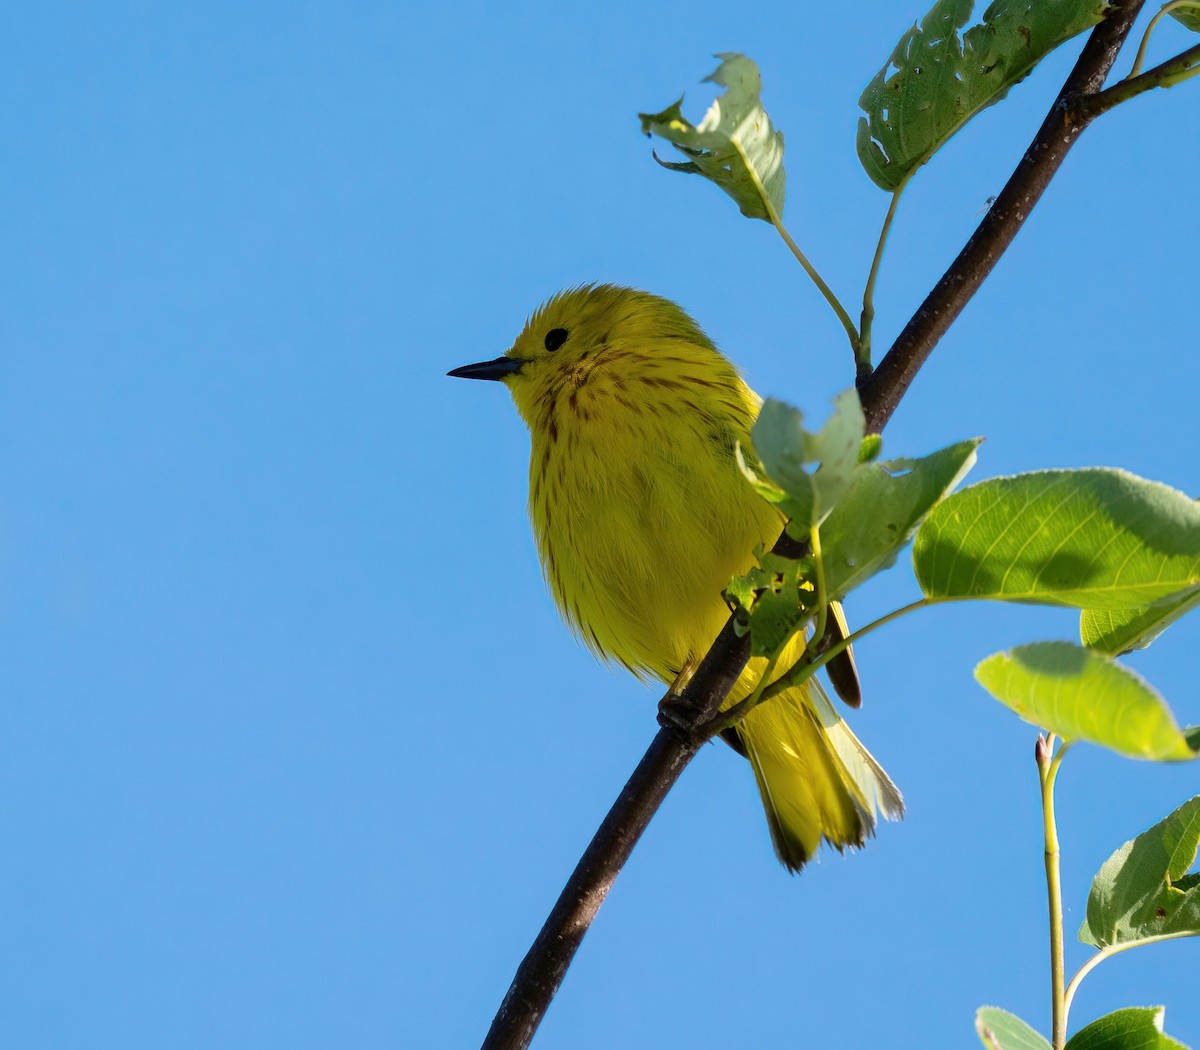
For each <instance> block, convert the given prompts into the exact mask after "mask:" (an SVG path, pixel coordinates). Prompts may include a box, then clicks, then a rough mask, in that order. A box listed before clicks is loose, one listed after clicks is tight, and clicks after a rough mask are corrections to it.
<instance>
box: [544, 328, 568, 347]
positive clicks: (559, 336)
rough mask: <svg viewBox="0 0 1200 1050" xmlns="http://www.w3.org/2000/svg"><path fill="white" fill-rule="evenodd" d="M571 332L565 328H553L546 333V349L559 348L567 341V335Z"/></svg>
mask: <svg viewBox="0 0 1200 1050" xmlns="http://www.w3.org/2000/svg"><path fill="white" fill-rule="evenodd" d="M570 334H571V333H570V332H568V331H567V330H566V329H565V328H551V329H550V331H548V332H547V333H546V349H547V350H557V349H558V348H559V347H560V346H562V345H563V343H565V342H566V341H567V336H568V335H570Z"/></svg>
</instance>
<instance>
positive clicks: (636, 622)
mask: <svg viewBox="0 0 1200 1050" xmlns="http://www.w3.org/2000/svg"><path fill="white" fill-rule="evenodd" d="M448 374H449V375H451V376H455V377H459V378H465V379H478V380H492V381H496V382H500V383H502V384H503V385H504V386H506V387H507V388H508V391H509V393H510V394H511V395H512V399H513V402H514V403H515V405H516V409H517V412H518V413H519V415H520V416H521V418H522V419H523V420H524V422H525V424H526V425H527V426H528V428H529V433H530V463H529V515H530V520H531V523H532V525H533V532H534V536H535V539H536V544H537V550H538V555H539V557H540V560H541V565H542V570H543V574H544V576H545V579H546V582H547V584H548V586H549V590H550V592H551V594H552V595H553V598H554V601H555V603H556V604H557V606H558V609H559V611H560V613H561V614H562V616H563V618H564V619H565V621H566V623H567V624H568V626H569V627H570V628H571V630H572V631H573V633H575V634H576V635H577V636H578V637H579V638H580V639H581V640H582V642H583V643H584V644H585V645H586V646H587V647H588V648H589V649H591V650H592V651H593V652H594V653H595V654H596V655H597V656H599V657H600V658H602V659H604V660H607V661H612V662H616V663H619V664H621V665H623V666H624V667H626V668H627V669H628V670H629V671H631V672H632V673H633V674H635V675H636V676H638V677H639V678H642V679H644V680H654V679H657V680H659V681H661V682H664V683H666V684H668V685H670V684H672V683H676V682H678V681H679V680H680V678H681V676H683V675H686V673H687V672H688V669H691V668H694V667H695V665H696V663H697V662H698V661H699V660H700V659H701V658H702V657H703V656H704V654H705V652H706V651H707V650H708V647H709V646H710V644H711V643H712V641H713V639H715V638H716V636H717V634H718V632H719V631H720V629H721V627H722V626H723V625H724V623H725V621H726V620H727V618H728V616H729V607H728V606H727V605H726V602H725V600H724V598H723V596H722V595H723V591H724V589H725V588H726V586H727V585H728V583H729V581H730V580H731V579H732V577H733V576H734V575H735V574H737V573H741V572H745V571H746V570H748V569H749V568H750V567H751V566H752V565H753V564H754V563H755V550H756V548H770V547H771V545H772V544H773V543H774V542H775V541H776V539H777V538H778V537H779V535H780V532H781V530H782V527H783V524H784V519H783V517H782V515H781V514H780V512H779V511H778V509H777V508H775V507H774V506H773V505H771V504H770V503H768V502H767V501H766V500H765V499H763V498H762V497H761V496H760V495H759V494H758V493H757V492H756V491H754V489H753V488H752V486H751V483H750V482H749V481H748V480H747V478H746V477H745V476H744V475H743V473H742V472H741V470H740V469H739V466H738V462H737V456H738V452H739V449H740V450H741V453H742V455H743V456H747V457H752V456H753V451H752V444H751V438H750V429H751V427H752V425H753V423H754V420H755V418H756V417H757V414H758V410H759V407H760V405H761V403H762V402H761V399H760V398H759V396H758V395H757V394H755V393H754V391H753V390H751V389H750V387H749V386H748V385H747V384H746V383H745V381H744V380H743V379H742V378H741V376H740V374H739V373H738V370H737V368H736V367H735V366H734V365H733V363H732V362H731V361H730V360H729V358H727V357H726V356H725V355H724V354H723V353H722V352H721V351H720V350H718V349H717V347H716V345H715V344H714V343H713V342H712V340H710V339H709V338H708V336H707V335H706V334H705V333H704V331H703V330H702V329H701V327H700V326H699V324H697V322H696V321H694V320H693V319H692V318H691V317H690V316H689V315H688V314H687V313H686V312H685V311H684V310H683V309H682V308H681V307H680V306H678V305H676V304H675V303H674V302H672V301H671V300H669V299H666V298H663V297H661V296H657V295H654V294H651V293H649V292H645V291H641V290H639V289H635V288H628V287H622V286H618V285H613V284H599V283H591V284H583V285H578V286H575V287H571V288H568V289H566V290H564V291H561V292H559V293H558V294H556V295H554V296H552V297H551V298H549V299H548V300H546V301H545V302H544V303H543V304H542V305H541V306H540V307H538V308H537V309H536V310H535V311H534V312H533V313H532V314H531V315H530V316H529V318H528V319H527V321H526V323H525V326H524V328H523V329H522V331H521V333H520V334H519V335H518V336H517V338H516V341H515V342H514V343H513V344H512V346H511V347H510V348H509V349H508V350H507V351H505V353H504V354H503V355H501V356H500V357H497V358H495V359H493V360H490V361H481V362H478V363H476V364H470V365H464V366H462V367H459V368H455V369H453V370H451V371H450V372H449V373H448ZM830 619H831V620H832V619H833V618H832V617H831V618H830ZM805 646H806V640H805V637H804V635H803V632H801V633H800V634H798V635H797V636H796V637H795V638H794V639H793V640H792V641H791V643H789V648H788V650H787V651H785V652H784V654H783V656H782V658H781V659H780V660H779V661H778V664H777V665H776V666H777V667H779V668H788V667H790V666H791V665H792V664H793V663H794V662H795V661H796V660H797V659H799V658H800V656H801V655H802V654H803V652H804V650H805ZM766 663H767V662H766V660H765V659H764V658H762V657H752V658H751V660H750V662H749V663H748V664H747V665H746V668H745V669H744V671H743V672H742V674H741V676H740V678H739V679H738V681H737V682H736V684H735V685H734V688H733V690H732V691H731V692H730V694H729V696H728V697H727V698H726V701H725V706H726V707H728V706H730V705H732V704H733V703H736V702H737V701H738V700H740V699H743V698H745V697H746V696H748V695H749V694H750V693H751V691H752V690H753V689H754V687H755V685H756V683H757V682H758V681H759V679H760V678H761V677H762V675H763V674H764V672H765V671H766ZM723 735H724V736H725V737H726V739H727V740H728V742H729V743H730V744H732V745H733V747H734V748H735V750H737V751H739V752H740V753H742V754H744V755H745V756H746V757H747V758H748V759H749V760H750V764H751V767H752V769H753V772H754V777H755V780H756V782H757V785H758V788H759V792H760V794H761V796H762V802H763V808H764V810H765V812H766V816H767V825H768V828H769V830H770V835H771V840H772V843H773V845H774V847H775V852H776V854H777V855H778V857H779V859H780V860H781V861H782V863H783V864H784V866H785V867H786V868H787V869H788V870H789V871H792V872H798V871H799V870H800V869H801V868H803V867H804V865H805V864H806V863H807V862H808V861H809V860H810V858H812V857H813V855H814V854H815V853H816V852H817V850H818V847H819V845H820V843H821V842H822V841H824V842H826V843H828V844H829V845H831V846H833V847H834V848H836V849H837V850H839V851H842V850H845V849H847V848H857V847H860V846H862V845H864V844H865V840H866V839H867V837H868V836H870V835H873V834H874V830H875V824H876V819H877V814H880V813H881V814H882V815H883V816H884V817H885V818H888V819H899V818H900V817H901V815H902V814H903V809H904V802H903V799H902V797H901V795H900V792H899V791H898V790H897V788H896V786H895V784H893V783H892V781H891V779H890V778H889V777H888V775H887V773H886V772H885V771H884V770H883V767H882V766H881V765H880V764H879V763H878V762H877V761H876V760H875V759H874V758H873V757H872V756H871V754H870V752H868V751H867V749H866V748H865V747H864V746H863V745H862V744H861V743H860V742H859V740H858V738H857V737H856V736H855V735H854V734H853V733H852V732H851V731H850V728H849V727H848V726H847V725H846V722H845V720H844V719H843V718H842V717H841V716H840V714H839V713H838V712H837V711H836V710H835V708H834V706H833V704H832V703H831V701H830V700H829V698H828V697H827V695H826V694H825V692H824V690H823V689H822V688H821V686H820V684H819V683H818V682H817V680H816V679H815V678H810V679H809V680H808V681H807V682H805V683H803V684H802V685H799V686H794V687H789V688H787V689H785V690H783V691H782V692H780V693H778V694H777V695H775V696H773V697H771V698H770V699H768V700H766V701H764V702H762V703H760V704H758V705H757V706H756V707H754V708H752V709H751V710H750V711H749V712H748V713H747V714H746V715H745V717H744V718H743V719H742V720H741V721H740V722H738V723H737V724H736V726H734V727H733V730H732V732H727V733H725V734H723Z"/></svg>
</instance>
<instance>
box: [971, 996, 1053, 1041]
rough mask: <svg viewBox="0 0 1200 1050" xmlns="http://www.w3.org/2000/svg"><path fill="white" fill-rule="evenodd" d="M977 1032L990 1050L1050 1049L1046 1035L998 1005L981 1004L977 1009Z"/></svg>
mask: <svg viewBox="0 0 1200 1050" xmlns="http://www.w3.org/2000/svg"><path fill="white" fill-rule="evenodd" d="M975 1034H976V1035H978V1036H979V1041H980V1042H981V1043H983V1045H984V1046H986V1047H987V1048H988V1050H1050V1043H1049V1042H1048V1041H1047V1040H1046V1038H1045V1037H1044V1036H1042V1035H1041V1034H1040V1033H1038V1032H1036V1031H1034V1030H1033V1029H1032V1028H1030V1027H1029V1025H1027V1024H1026V1023H1025V1022H1024V1021H1022V1020H1021V1019H1020V1018H1019V1017H1017V1015H1016V1014H1010V1013H1009V1012H1008V1011H1007V1010H1001V1009H1000V1007H998V1006H981V1007H980V1008H979V1009H978V1010H976V1011H975Z"/></svg>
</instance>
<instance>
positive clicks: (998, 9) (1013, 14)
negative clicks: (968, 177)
mask: <svg viewBox="0 0 1200 1050" xmlns="http://www.w3.org/2000/svg"><path fill="white" fill-rule="evenodd" d="M974 6H975V5H974V3H973V0H939V2H938V3H935V4H934V5H933V7H932V8H931V9H930V10H929V12H928V13H927V14H926V15H925V17H924V18H923V19H921V22H920V24H919V25H915V26H913V28H912V29H910V30H908V32H906V33H905V34H904V35H903V36H902V37H901V38H900V42H899V43H898V44H897V45H896V49H895V51H893V52H892V57H891V58H890V59H889V60H888V62H887V64H886V65H884V67H883V68H882V69H881V70H880V71H879V72H878V73H877V74H876V75H875V77H874V79H873V80H872V81H871V82H870V84H868V85H867V88H866V90H865V91H864V92H863V93H862V97H861V98H860V99H859V103H858V104H859V106H861V107H862V109H863V111H864V112H865V114H866V115H865V116H863V117H860V118H859V121H858V157H859V160H860V161H861V162H862V165H863V167H864V168H865V169H866V172H867V174H868V175H869V176H870V177H871V179H872V181H874V182H875V184H876V185H877V186H879V187H881V188H882V189H885V190H888V191H889V192H890V191H892V190H895V189H896V187H897V186H899V185H900V184H901V183H902V182H903V181H904V180H905V179H906V178H908V176H909V175H910V174H912V172H913V171H915V170H916V169H917V168H918V167H920V166H921V165H922V164H924V163H925V162H926V161H927V160H928V159H929V158H930V157H931V156H933V154H934V153H935V152H936V151H937V150H938V149H939V148H940V147H941V146H942V145H943V144H944V143H945V142H946V141H947V140H948V139H949V138H950V137H951V136H952V135H953V134H954V133H955V132H956V131H958V129H959V128H961V127H962V126H963V125H964V124H966V122H967V121H968V120H970V119H971V118H972V117H973V116H974V115H975V114H976V113H978V112H979V111H980V110H982V109H984V108H986V107H987V106H990V105H992V103H994V102H998V101H1000V99H1002V98H1003V97H1004V96H1005V95H1006V94H1008V91H1009V89H1010V88H1012V87H1013V85H1014V84H1017V83H1018V82H1019V81H1021V80H1023V79H1024V78H1025V77H1026V76H1028V75H1029V73H1030V71H1031V70H1032V69H1033V68H1034V66H1036V65H1037V64H1038V63H1039V62H1040V61H1041V60H1042V59H1043V58H1044V57H1045V56H1046V55H1047V54H1049V53H1050V52H1051V51H1053V50H1054V49H1055V48H1056V47H1058V45H1059V44H1061V43H1063V42H1064V41H1066V40H1069V39H1070V38H1071V37H1073V36H1075V35H1076V34H1077V33H1081V32H1083V30H1085V29H1088V28H1090V27H1091V26H1094V25H1096V23H1098V22H1099V21H1100V20H1101V18H1102V17H1103V15H1104V11H1105V8H1106V6H1107V5H1106V3H1105V0H996V2H995V3H992V4H991V5H989V6H988V8H987V10H986V11H985V12H984V13H983V20H982V22H981V23H980V24H978V25H974V26H972V27H971V28H970V29H968V30H967V31H966V32H965V33H961V34H960V30H961V29H962V27H963V26H965V25H966V24H967V21H968V19H969V18H970V17H971V12H972V9H973V8H974Z"/></svg>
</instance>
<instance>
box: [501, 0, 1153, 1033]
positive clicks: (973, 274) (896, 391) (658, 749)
mask: <svg viewBox="0 0 1200 1050" xmlns="http://www.w3.org/2000/svg"><path fill="white" fill-rule="evenodd" d="M1143 3H1144V0H1117V2H1116V3H1115V4H1114V8H1113V11H1112V13H1111V14H1110V15H1109V17H1108V19H1107V20H1106V21H1104V22H1102V23H1101V24H1100V25H1099V26H1097V27H1096V29H1094V30H1093V31H1092V35H1091V36H1090V37H1089V38H1088V42H1087V43H1086V44H1085V45H1084V48H1083V52H1082V54H1081V55H1080V57H1079V61H1078V62H1077V63H1076V64H1075V68H1074V69H1073V70H1072V72H1071V75H1070V76H1069V77H1068V78H1067V82H1066V85H1065V86H1064V88H1063V90H1062V92H1060V94H1059V96H1058V98H1057V99H1056V100H1055V103H1054V106H1053V108H1052V109H1051V112H1050V115H1049V116H1048V117H1047V118H1046V121H1045V122H1044V123H1043V125H1042V128H1041V130H1040V131H1039V132H1038V136H1037V137H1036V138H1035V139H1034V142H1033V145H1032V146H1031V147H1030V150H1029V152H1028V153H1027V154H1026V155H1025V157H1024V158H1023V159H1022V161H1021V164H1020V166H1019V167H1018V169H1017V172H1016V174H1014V175H1013V177H1012V179H1010V180H1009V186H1007V187H1006V188H1005V189H1006V192H1008V191H1009V190H1010V188H1012V189H1011V192H1009V197H1008V199H1007V200H1003V197H1004V195H1003V194H1002V195H1001V199H998V200H997V203H996V205H994V206H993V207H992V209H991V210H990V211H989V212H988V215H987V217H986V218H985V219H984V222H983V223H982V224H981V226H980V229H979V230H978V231H976V234H975V236H974V237H972V238H971V241H969V242H968V244H967V247H966V248H964V249H963V251H962V252H961V253H960V254H959V257H958V259H957V260H955V263H954V265H953V266H952V267H951V270H950V271H949V272H948V273H947V275H946V276H945V277H943V278H942V280H941V281H940V282H939V283H938V286H937V287H936V288H935V289H934V291H933V292H932V293H931V294H930V296H929V298H927V299H926V301H925V303H924V304H923V305H922V307H921V309H920V310H918V311H917V314H916V315H915V316H914V317H913V319H912V320H911V321H910V322H909V323H908V325H907V326H906V327H905V329H904V331H903V332H902V333H901V336H900V339H898V340H897V341H896V344H895V345H894V346H893V347H892V349H891V350H890V351H888V354H887V356H886V357H885V358H884V359H883V361H882V362H881V364H880V367H879V368H878V369H877V370H876V371H875V372H874V373H873V374H872V376H871V377H870V379H869V380H867V381H866V382H865V383H864V384H863V385H862V386H861V387H860V395H861V396H862V398H863V408H864V410H865V412H866V414H867V419H868V422H869V424H870V426H871V429H872V430H873V431H875V432H878V431H880V430H882V428H883V426H884V424H886V422H887V421H888V419H889V418H890V417H891V415H892V413H893V412H894V411H895V409H896V406H897V405H898V404H899V402H900V399H901V398H902V397H903V395H904V392H905V391H906V390H907V389H908V387H909V385H910V384H911V382H912V380H913V377H914V376H915V375H916V373H917V370H918V369H919V368H920V367H921V365H922V364H923V363H924V361H925V359H926V358H927V357H928V356H929V354H930V353H931V352H932V350H933V347H934V346H935V345H936V344H937V342H938V340H939V339H940V338H941V337H942V336H943V335H944V334H945V332H946V329H947V328H948V327H949V326H950V322H951V321H953V320H954V318H955V317H957V316H958V314H959V313H960V312H961V310H962V308H963V306H964V305H966V302H967V300H969V299H970V297H971V295H973V294H974V292H975V291H976V290H977V289H978V287H979V285H980V284H981V283H982V281H983V278H984V277H986V276H987V274H988V273H990V272H991V270H992V268H993V267H994V266H995V264H996V260H997V259H999V257H1000V255H1001V253H1003V251H1004V249H1005V248H1006V247H1007V246H1008V245H1009V243H1010V242H1011V241H1012V239H1013V237H1015V236H1016V233H1017V230H1019V229H1020V227H1021V224H1022V223H1023V222H1024V220H1025V217H1026V216H1027V215H1028V213H1029V208H1031V207H1032V206H1033V204H1034V203H1035V202H1036V201H1037V199H1038V197H1040V196H1041V193H1042V190H1044V189H1045V185H1046V183H1047V182H1048V181H1049V179H1050V177H1051V176H1052V175H1053V174H1054V172H1055V171H1057V170H1058V167H1059V165H1060V164H1061V163H1062V158H1063V156H1064V155H1065V154H1066V152H1067V150H1068V149H1070V147H1071V145H1073V143H1074V142H1075V140H1076V138H1078V135H1079V132H1081V131H1082V130H1083V127H1084V126H1085V125H1086V123H1087V122H1088V121H1087V120H1086V119H1082V118H1081V122H1080V123H1079V125H1078V126H1073V125H1071V123H1070V122H1069V120H1068V118H1067V115H1066V114H1067V110H1068V104H1069V103H1070V102H1071V101H1073V99H1074V98H1075V96H1076V95H1078V94H1080V93H1084V92H1093V91H1096V90H1098V89H1099V88H1100V87H1101V85H1102V84H1103V83H1104V78H1105V77H1106V76H1107V75H1108V71H1109V70H1110V69H1111V68H1112V64H1113V62H1114V61H1115V60H1116V57H1117V52H1118V51H1119V50H1120V48H1121V44H1122V43H1123V42H1124V41H1125V39H1126V37H1127V36H1128V35H1129V31H1130V29H1131V28H1132V26H1133V22H1134V20H1135V18H1136V17H1137V14H1138V11H1140V10H1141V7H1142V4H1143ZM1014 183H1017V184H1019V185H1020V186H1021V187H1023V188H1021V189H1020V191H1019V192H1018V188H1017V187H1014ZM1002 200H1003V206H1001V204H1002ZM977 271H978V272H977ZM749 653H750V640H749V638H738V637H737V636H736V634H735V632H734V630H733V624H732V621H730V622H728V623H726V625H725V627H724V628H723V629H722V631H721V633H720V635H718V637H717V640H716V642H714V643H713V647H712V648H711V649H710V650H709V652H708V654H707V655H706V656H705V658H704V660H703V661H702V662H701V664H700V666H699V668H697V670H696V673H695V675H694V676H693V677H692V680H691V681H690V682H689V683H688V686H687V688H686V689H685V690H684V694H683V700H684V702H685V703H686V704H687V705H688V706H690V707H691V708H692V709H693V710H694V711H695V712H696V718H697V722H699V723H703V722H704V721H705V720H707V719H710V718H712V716H713V715H714V714H716V712H717V711H718V710H719V708H720V706H721V704H722V702H723V701H724V699H725V697H726V696H727V695H728V693H729V690H730V689H731V688H732V687H733V684H734V682H736V681H737V679H738V676H739V675H740V674H741V672H742V669H743V668H744V667H745V665H746V661H747V659H748V658H749ZM698 746H699V745H698V743H697V741H696V738H695V737H692V736H689V735H688V734H687V733H685V732H682V731H680V730H677V729H675V728H664V729H662V730H660V731H659V733H658V735H657V736H655V738H654V740H653V742H652V743H651V745H650V748H649V750H648V751H647V752H646V755H645V757H644V758H643V759H642V761H641V762H640V763H639V764H638V767H637V769H636V770H634V773H633V776H631V777H630V778H629V781H628V783H627V784H626V785H625V788H624V790H623V791H622V792H621V794H620V796H619V797H618V798H617V801H616V802H615V803H614V804H613V807H612V809H611V810H609V813H608V816H607V817H605V818H604V823H603V824H601V825H600V828H599V830H598V831H597V832H596V835H595V837H594V838H593V839H592V841H591V843H590V844H589V845H588V848H587V850H586V851H585V852H584V855H583V857H582V858H581V859H580V861H579V864H578V865H577V866H576V868H575V871H574V872H573V873H572V875H571V878H570V880H569V881H568V882H567V885H566V886H565V887H564V889H563V892H562V894H561V895H560V896H559V899H558V902H557V903H556V904H555V906H554V910H553V911H552V912H551V913H550V917H549V918H548V919H547V920H546V924H545V925H544V926H543V927H542V930H541V932H540V933H539V934H538V936H537V940H535V941H534V943H533V946H532V947H531V948H530V949H529V951H528V953H527V954H526V956H525V958H524V960H523V961H522V962H521V965H520V967H519V968H518V970H517V974H516V976H515V977H514V978H513V982H512V986H511V987H510V988H509V990H508V994H507V995H505V997H504V1001H503V1002H502V1003H501V1005H500V1010H499V1012H498V1013H497V1014H496V1017H495V1020H494V1021H493V1022H492V1027H491V1029H490V1030H489V1032H488V1035H487V1038H486V1039H485V1040H484V1043H483V1046H484V1050H500V1048H504V1050H519V1048H524V1047H527V1046H528V1045H529V1043H530V1041H531V1040H532V1039H533V1035H534V1033H535V1032H536V1031H537V1028H538V1025H539V1024H541V1021H542V1018H543V1017H544V1016H545V1013H546V1010H547V1009H548V1008H549V1005H550V1002H551V1000H552V999H553V998H554V994H555V992H557V990H558V987H559V985H560V984H561V983H562V979H563V976H564V975H565V974H566V971H567V967H568V966H569V965H570V963H571V959H572V958H573V957H574V955H575V952H576V950H577V949H578V948H579V945H580V943H581V942H582V940H583V936H584V934H585V933H586V932H587V929H588V925H589V924H590V923H591V921H592V919H593V918H594V917H595V915H596V912H597V910H598V909H599V907H600V905H601V903H602V902H603V900H604V897H605V895H606V894H607V892H608V889H609V887H610V886H611V885H612V883H613V880H614V879H615V878H616V876H617V874H618V873H619V872H620V870H621V867H622V865H623V864H624V863H625V861H626V860H627V859H628V857H629V855H630V853H631V852H632V851H633V847H634V845H635V844H636V843H637V841H638V839H639V838H640V837H641V835H642V832H643V831H645V829H646V826H647V825H648V824H649V822H650V818H651V817H652V816H653V815H654V813H655V812H657V810H658V807H659V806H660V805H661V804H662V801H663V799H664V798H666V795H667V792H668V791H669V790H670V788H671V786H672V785H673V784H674V783H675V781H676V780H677V779H678V778H679V775H680V773H681V772H682V771H683V769H684V767H685V766H686V765H687V764H688V762H690V761H691V759H692V757H693V756H694V755H695V753H696V750H697V748H698Z"/></svg>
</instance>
